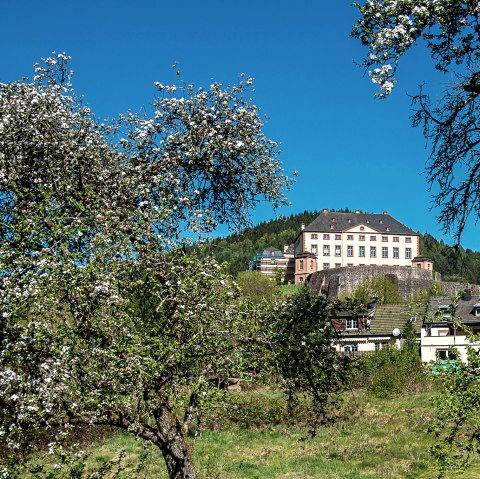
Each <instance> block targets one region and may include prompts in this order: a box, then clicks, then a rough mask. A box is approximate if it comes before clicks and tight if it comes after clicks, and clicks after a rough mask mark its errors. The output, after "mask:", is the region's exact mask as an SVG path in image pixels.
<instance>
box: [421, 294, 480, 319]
mask: <svg viewBox="0 0 480 479" xmlns="http://www.w3.org/2000/svg"><path fill="white" fill-rule="evenodd" d="M451 304H452V300H451V298H449V297H439V298H433V299H431V300H430V307H429V308H428V312H427V313H428V317H429V318H430V321H439V322H442V321H445V320H448V319H449V318H445V319H443V318H442V317H441V314H442V311H446V310H447V311H448V310H449V309H450V305H451ZM454 306H455V314H456V316H457V317H458V318H457V319H458V321H465V322H468V321H475V322H478V321H479V320H480V318H479V317H478V316H475V309H476V308H478V307H479V306H480V299H479V297H478V296H473V297H472V298H470V299H469V300H466V301H465V300H464V299H459V300H458V301H457V302H455V303H454ZM438 313H440V316H439V315H438Z"/></svg>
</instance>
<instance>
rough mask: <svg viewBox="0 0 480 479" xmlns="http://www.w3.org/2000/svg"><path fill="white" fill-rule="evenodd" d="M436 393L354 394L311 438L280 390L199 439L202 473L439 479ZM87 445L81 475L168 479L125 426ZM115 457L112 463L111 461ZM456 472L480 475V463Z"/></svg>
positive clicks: (226, 478)
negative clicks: (290, 417)
mask: <svg viewBox="0 0 480 479" xmlns="http://www.w3.org/2000/svg"><path fill="white" fill-rule="evenodd" d="M234 394H237V395H238V394H242V395H247V397H249V398H251V397H252V395H254V396H256V399H255V401H253V403H251V404H253V405H254V406H255V405H257V406H258V397H259V395H262V393H255V392H245V393H234ZM433 394H435V393H432V392H427V393H425V392H424V393H416V394H408V395H403V396H400V397H396V398H394V399H378V398H374V397H371V396H369V395H367V394H366V393H361V394H360V395H359V397H357V398H356V399H355V401H353V400H352V398H350V400H349V401H348V402H347V403H346V406H345V409H344V410H343V411H341V414H340V417H339V418H338V420H337V421H336V422H335V423H334V424H332V425H330V426H328V427H324V428H321V429H320V430H318V431H317V434H316V436H315V437H313V438H310V437H306V436H307V431H306V430H305V429H304V428H301V427H293V426H291V427H288V426H286V425H285V421H284V417H282V414H281V412H280V411H279V409H278V405H279V404H280V402H279V401H280V399H279V397H278V396H276V395H275V394H273V395H272V394H267V395H263V401H264V402H265V403H268V404H273V407H272V408H271V409H268V407H269V406H268V404H267V412H265V411H263V413H262V412H261V411H260V410H259V409H257V412H258V416H257V418H258V421H255V417H250V418H248V416H249V414H251V415H252V414H253V415H254V414H255V412H254V409H252V411H251V412H250V413H247V422H242V421H239V420H235V418H233V420H232V418H230V420H220V421H219V423H218V424H217V425H216V426H215V427H209V429H208V430H206V431H204V432H203V433H202V434H201V435H200V436H199V437H198V438H197V439H196V440H195V441H194V442H193V441H192V448H193V457H194V462H195V464H196V467H197V475H198V477H199V478H203V479H241V478H249V479H267V478H269V479H270V478H278V479H282V478H285V479H287V478H289V479H292V478H297V479H307V478H324V479H362V478H377V479H382V478H385V479H394V478H407V479H408V478H425V479H427V478H429V479H430V478H435V477H436V475H437V470H436V467H435V464H434V462H433V460H432V459H431V458H430V455H429V447H430V446H432V444H433V443H434V437H433V436H432V435H431V434H430V433H429V432H428V424H429V421H430V418H431V416H432V414H433V412H432V408H431V405H430V404H431V400H432V397H433ZM262 414H263V416H262ZM255 422H256V423H257V424H255ZM84 449H85V451H86V452H87V454H88V458H87V461H86V466H87V467H86V470H85V471H84V474H85V475H83V476H82V477H96V476H95V475H93V476H92V475H91V474H92V473H94V471H96V470H98V469H100V468H102V467H103V468H104V470H106V469H108V468H109V467H110V470H109V472H107V474H106V475H105V477H107V478H109V477H112V478H113V477H119V478H136V479H150V478H159V479H163V478H165V479H167V475H166V469H165V465H164V463H163V459H162V457H161V455H160V454H159V452H158V451H157V450H155V449H150V448H148V447H146V446H145V445H144V444H143V443H142V442H141V441H136V440H135V439H134V438H133V437H132V436H129V435H127V434H125V433H120V432H114V433H113V432H111V433H109V434H107V435H106V436H105V437H103V438H101V439H98V438H97V439H94V440H93V442H90V443H89V444H88V445H86V447H85V448H84ZM37 460H38V461H39V463H41V462H43V463H45V461H48V460H49V458H48V455H45V454H43V455H41V456H37V458H36V461H37ZM36 461H35V462H36ZM108 461H113V462H110V463H109V465H108ZM106 463H107V466H105V464H106ZM25 477H35V476H32V475H28V474H26V475H25ZM455 477H459V478H465V479H467V478H480V462H478V461H477V462H474V463H473V464H472V466H471V467H470V468H469V469H468V470H467V471H465V472H464V473H462V474H460V475H457V476H455Z"/></svg>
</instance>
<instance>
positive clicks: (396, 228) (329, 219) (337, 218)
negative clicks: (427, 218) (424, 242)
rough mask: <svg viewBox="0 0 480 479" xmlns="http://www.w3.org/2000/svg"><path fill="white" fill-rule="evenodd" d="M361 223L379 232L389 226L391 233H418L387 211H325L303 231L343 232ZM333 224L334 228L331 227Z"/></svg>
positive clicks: (384, 230)
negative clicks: (378, 212)
mask: <svg viewBox="0 0 480 479" xmlns="http://www.w3.org/2000/svg"><path fill="white" fill-rule="evenodd" d="M349 220H350V222H349ZM360 224H364V225H365V226H369V227H371V228H373V229H375V230H377V231H378V232H379V233H382V232H387V228H388V233H389V234H399V235H418V233H415V231H413V230H411V229H410V228H407V227H406V226H405V225H403V224H402V223H400V222H399V221H397V220H396V219H395V218H393V217H392V216H390V215H389V214H386V213H380V214H377V213H342V212H337V211H323V212H322V213H320V214H319V215H318V216H317V218H315V219H314V220H313V221H312V222H311V223H310V224H309V225H308V226H306V227H305V229H304V230H303V231H307V232H310V231H312V232H325V233H341V232H343V231H346V230H348V229H350V228H353V227H354V226H358V225H360ZM332 225H333V228H331V226H332Z"/></svg>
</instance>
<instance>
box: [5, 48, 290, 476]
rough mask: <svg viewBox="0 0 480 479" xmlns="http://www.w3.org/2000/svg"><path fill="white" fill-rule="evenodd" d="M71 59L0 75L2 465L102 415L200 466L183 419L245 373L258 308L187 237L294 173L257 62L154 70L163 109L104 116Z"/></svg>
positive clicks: (237, 214) (241, 221)
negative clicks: (169, 78)
mask: <svg viewBox="0 0 480 479" xmlns="http://www.w3.org/2000/svg"><path fill="white" fill-rule="evenodd" d="M68 61H69V58H68V57H67V56H66V55H64V54H58V55H55V56H53V57H52V58H48V59H46V60H45V61H44V62H43V63H42V64H39V65H37V66H36V70H35V71H36V75H35V77H34V79H33V80H32V81H28V80H21V81H15V82H12V83H8V84H0V241H1V244H0V315H1V320H0V442H1V445H2V448H3V449H2V451H3V452H4V454H3V457H2V458H1V459H0V464H1V466H0V468H1V469H0V471H1V474H2V477H9V474H12V475H14V474H15V471H16V470H17V469H18V467H20V464H19V462H20V460H21V458H22V457H23V454H25V453H28V452H29V451H30V449H31V448H32V447H34V445H35V441H34V438H35V437H36V434H37V433H38V432H39V431H43V432H45V431H47V433H48V432H50V433H51V434H52V441H51V447H50V449H51V451H52V452H54V451H57V452H58V453H59V458H60V461H59V462H58V465H57V467H59V468H61V467H62V466H63V465H64V464H65V460H66V459H65V457H66V456H65V455H64V453H65V451H64V450H62V438H63V435H64V434H65V433H66V432H68V430H69V428H70V427H72V426H73V425H74V424H82V423H83V424H85V423H88V424H92V423H100V424H102V423H103V424H110V425H112V426H116V427H119V428H122V429H124V430H126V431H131V432H132V433H134V434H136V435H137V436H139V437H141V438H143V439H146V440H148V441H151V442H152V443H153V444H155V445H156V446H158V448H159V449H160V450H161V452H162V454H163V456H164V458H165V462H166V464H167V469H168V472H169V475H170V477H172V478H193V477H194V476H195V471H194V467H193V464H192V461H191V456H190V450H189V448H188V445H187V443H186V436H185V427H187V426H188V423H189V422H190V421H191V419H192V417H193V416H194V414H195V412H196V411H198V410H201V408H202V407H205V405H206V404H208V401H209V398H210V397H211V396H212V394H214V393H215V389H214V388H212V381H211V380H212V379H213V378H216V377H220V376H221V375H223V374H227V373H228V372H230V373H232V372H233V373H234V374H240V373H239V371H241V369H242V366H243V364H242V354H241V351H238V349H237V350H236V351H235V353H233V352H232V348H234V347H235V346H236V345H238V344H241V338H242V337H244V336H245V334H248V332H249V331H251V329H252V328H251V327H250V322H251V321H254V319H255V315H252V314H249V315H246V314H245V313H244V310H243V309H242V305H241V302H240V301H238V299H237V296H238V295H237V290H236V288H235V286H234V285H233V284H232V283H231V281H230V280H229V279H228V278H227V277H225V276H224V275H223V274H222V272H221V270H220V268H219V267H218V265H217V264H215V262H213V261H211V260H209V259H205V260H199V259H196V257H195V256H194V255H191V256H186V255H184V254H183V253H182V248H181V246H182V243H183V242H184V240H182V238H184V237H185V232H186V231H193V232H195V233H196V234H198V235H200V236H201V235H202V234H203V233H205V232H209V231H212V229H213V228H215V227H216V226H217V225H218V224H221V223H225V224H228V225H230V226H234V227H241V226H243V225H245V224H246V221H247V218H248V212H249V210H250V209H251V208H252V207H253V206H254V205H255V203H256V202H257V201H258V200H259V199H262V198H264V199H267V200H269V201H271V202H272V203H273V204H274V205H276V206H280V205H282V204H283V203H284V202H285V197H284V193H283V192H284V190H285V189H286V188H288V185H289V183H290V180H289V179H288V178H287V177H285V176H284V175H283V172H282V170H281V166H280V163H279V161H278V158H277V156H278V150H277V144H276V143H275V142H272V141H270V140H268V139H267V138H266V137H265V136H264V134H263V132H262V127H263V121H262V119H261V117H260V114H259V110H258V109H257V107H256V106H254V105H252V104H251V102H250V100H249V95H250V91H251V85H252V80H251V79H249V78H243V79H241V80H240V82H239V83H238V84H237V85H234V86H231V87H223V86H222V85H221V84H219V83H214V84H212V85H210V87H209V88H207V89H202V88H198V89H197V88H194V87H193V86H192V85H189V84H186V83H184V82H183V81H181V82H180V84H179V85H178V86H165V85H162V84H160V83H158V84H156V87H157V90H158V96H157V97H156V98H155V100H154V102H153V111H152V115H150V116H147V115H146V114H142V115H140V114H131V113H129V114H126V115H121V116H120V117H119V118H118V119H117V120H116V121H115V122H112V123H111V124H105V125H104V124H99V123H98V122H97V121H96V119H95V117H94V115H93V114H92V112H91V111H90V109H89V108H88V107H87V106H85V105H84V104H82V102H80V101H79V100H78V99H77V98H76V96H75V93H74V90H73V88H72V86H71V84H70V77H71V72H70V71H69V70H68ZM233 338H235V341H234V340H233ZM179 408H183V411H184V416H183V421H182V420H181V419H179V417H178V416H177V414H176V412H177V411H178V409H179Z"/></svg>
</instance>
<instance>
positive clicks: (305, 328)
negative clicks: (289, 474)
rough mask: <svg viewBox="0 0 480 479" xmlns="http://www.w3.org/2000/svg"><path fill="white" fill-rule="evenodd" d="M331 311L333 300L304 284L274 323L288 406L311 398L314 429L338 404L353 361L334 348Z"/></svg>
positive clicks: (334, 337)
mask: <svg viewBox="0 0 480 479" xmlns="http://www.w3.org/2000/svg"><path fill="white" fill-rule="evenodd" d="M331 313H332V304H331V303H329V302H328V301H327V300H326V299H324V298H323V297H315V296H313V295H312V293H311V291H310V289H309V288H308V287H304V288H302V289H301V290H300V291H299V292H298V293H297V294H295V295H293V296H290V297H289V298H288V299H287V300H286V301H285V303H284V304H283V305H282V306H281V307H280V308H279V310H278V311H275V313H274V314H275V316H276V318H275V321H273V324H272V333H271V335H272V344H273V345H274V353H275V354H274V356H275V360H276V369H277V371H278V373H279V376H280V377H281V380H282V384H283V387H284V388H285V391H286V393H287V396H288V399H289V405H290V407H292V408H295V407H296V406H297V405H298V402H299V400H300V399H301V397H302V396H305V397H306V398H307V399H308V400H309V401H311V404H312V406H313V408H314V410H315V414H313V415H312V421H311V423H310V426H311V427H312V431H313V432H314V431H315V430H316V427H317V426H318V425H319V424H322V423H324V422H326V421H327V420H328V417H327V415H328V413H329V412H330V411H331V409H332V408H334V407H335V406H338V405H339V403H340V401H341V396H340V393H341V392H342V391H344V390H345V389H346V378H347V375H348V374H347V373H348V368H349V364H350V361H349V359H348V358H346V357H341V356H339V355H338V354H337V353H336V351H335V349H334V347H333V341H334V340H335V339H336V338H337V333H336V331H335V329H334V328H333V327H332V325H331V323H330V319H329V318H330V316H331Z"/></svg>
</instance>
